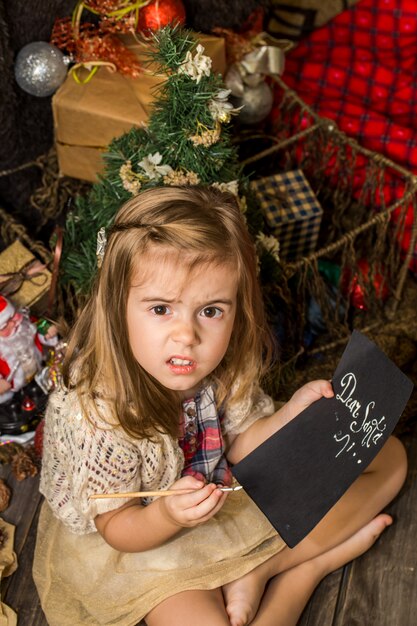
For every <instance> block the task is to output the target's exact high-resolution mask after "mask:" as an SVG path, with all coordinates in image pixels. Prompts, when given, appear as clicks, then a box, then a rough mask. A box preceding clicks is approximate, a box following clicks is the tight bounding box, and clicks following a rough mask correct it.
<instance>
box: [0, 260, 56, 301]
mask: <svg viewBox="0 0 417 626" xmlns="http://www.w3.org/2000/svg"><path fill="white" fill-rule="evenodd" d="M45 269H46V265H44V264H43V263H41V262H40V261H38V260H37V259H33V260H32V261H28V262H27V263H25V265H24V266H23V267H22V268H21V269H20V270H19V271H18V272H8V273H7V274H0V293H1V294H3V295H4V296H11V295H13V294H14V293H16V292H18V291H19V289H20V288H21V286H22V285H23V283H24V282H25V281H26V280H28V281H30V282H31V283H33V284H34V285H37V286H38V287H42V285H44V284H45V283H46V281H47V280H48V277H47V276H46V274H43V275H42V272H43V271H44V270H45ZM36 277H40V278H41V281H40V282H39V281H36V280H34V279H35V278H36Z"/></svg>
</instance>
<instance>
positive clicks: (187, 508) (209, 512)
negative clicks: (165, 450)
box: [159, 476, 227, 528]
mask: <svg viewBox="0 0 417 626" xmlns="http://www.w3.org/2000/svg"><path fill="white" fill-rule="evenodd" d="M171 489H194V490H195V491H193V492H192V493H187V494H181V495H178V496H166V497H163V498H159V505H160V510H161V512H162V514H163V515H164V517H166V519H167V520H169V521H170V522H171V523H174V524H176V525H178V526H182V527H184V528H191V527H193V526H198V525H199V524H203V523H204V522H206V521H207V520H209V519H210V518H211V517H213V515H215V514H216V513H217V511H219V510H220V509H221V507H222V506H223V504H224V502H225V500H226V498H227V492H223V491H220V489H217V486H216V485H214V484H213V483H209V484H207V485H204V483H203V482H202V481H201V480H197V479H196V478H193V477H192V476H184V477H183V478H180V479H179V480H177V481H176V482H175V483H174V484H173V485H172V487H171Z"/></svg>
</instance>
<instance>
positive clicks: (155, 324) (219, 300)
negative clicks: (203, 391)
mask: <svg viewBox="0 0 417 626" xmlns="http://www.w3.org/2000/svg"><path fill="white" fill-rule="evenodd" d="M142 265H143V264H142ZM138 269H139V268H138ZM236 297H237V272H236V271H235V269H234V268H233V267H232V266H231V265H230V264H223V265H218V264H215V263H208V264H207V263H205V264H202V265H199V266H197V267H196V268H193V269H192V270H191V271H189V270H188V268H184V267H183V266H181V263H180V262H178V259H177V258H172V257H171V258H170V257H169V256H168V257H167V256H165V257H163V258H162V259H161V258H160V257H155V258H154V259H153V262H152V257H151V258H150V260H149V262H146V272H145V275H144V276H143V271H142V276H141V272H140V271H136V272H135V273H134V275H133V280H132V284H131V288H130V291H129V296H128V301H127V327H128V332H129V342H130V347H131V349H132V352H133V355H134V356H135V358H136V360H137V361H138V363H139V364H140V365H141V366H142V367H143V368H144V369H145V370H146V371H147V372H148V373H149V374H151V375H152V376H153V377H154V378H156V380H158V381H159V382H160V383H161V384H162V385H164V387H166V388H168V389H172V390H175V391H179V392H180V393H181V395H182V397H190V396H192V395H193V394H194V393H195V392H196V391H197V389H198V387H199V383H200V382H201V381H202V380H203V379H204V378H205V377H206V376H207V375H208V374H210V373H211V372H212V371H213V370H214V369H215V368H216V367H217V365H218V364H219V363H220V362H221V360H222V359H223V357H224V355H225V353H226V350H227V347H228V345H229V341H230V337H231V334H232V330H233V323H234V319H235V314H236Z"/></svg>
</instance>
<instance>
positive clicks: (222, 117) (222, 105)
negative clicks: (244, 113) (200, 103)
mask: <svg viewBox="0 0 417 626" xmlns="http://www.w3.org/2000/svg"><path fill="white" fill-rule="evenodd" d="M230 93H231V90H230V89H220V90H219V91H218V92H217V94H216V95H215V96H214V97H213V98H211V100H209V103H208V108H209V111H210V113H211V117H212V118H213V119H214V120H215V121H216V122H217V121H219V122H223V123H224V122H230V117H231V116H232V115H236V114H237V113H239V111H240V109H241V108H242V107H239V108H238V109H235V108H234V107H233V104H232V103H231V102H228V100H227V98H228V97H229V95H230Z"/></svg>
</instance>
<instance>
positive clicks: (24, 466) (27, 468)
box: [11, 450, 38, 480]
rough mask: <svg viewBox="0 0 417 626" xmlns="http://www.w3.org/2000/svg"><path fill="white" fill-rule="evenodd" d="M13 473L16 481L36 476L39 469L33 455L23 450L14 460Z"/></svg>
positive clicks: (12, 464)
mask: <svg viewBox="0 0 417 626" xmlns="http://www.w3.org/2000/svg"><path fill="white" fill-rule="evenodd" d="M11 466H12V472H13V475H14V476H15V478H16V480H24V479H25V478H28V477H30V476H36V474H37V473H38V468H37V466H36V463H35V462H34V460H33V457H32V455H31V454H28V452H27V451H26V450H21V451H19V452H18V453H17V454H15V456H14V457H13V459H12V463H11Z"/></svg>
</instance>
